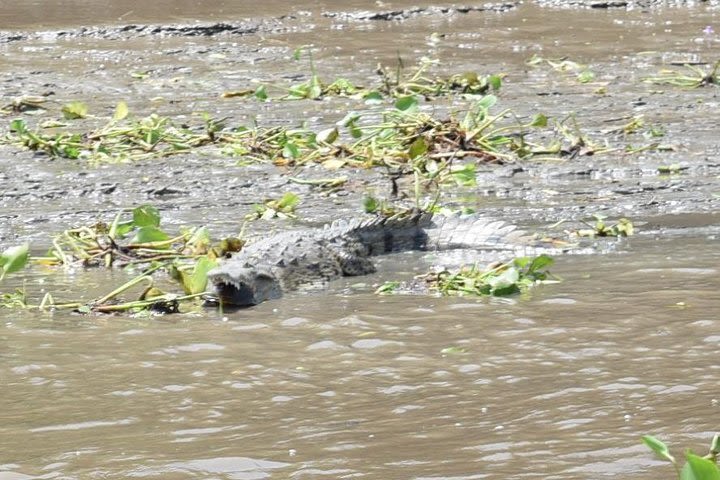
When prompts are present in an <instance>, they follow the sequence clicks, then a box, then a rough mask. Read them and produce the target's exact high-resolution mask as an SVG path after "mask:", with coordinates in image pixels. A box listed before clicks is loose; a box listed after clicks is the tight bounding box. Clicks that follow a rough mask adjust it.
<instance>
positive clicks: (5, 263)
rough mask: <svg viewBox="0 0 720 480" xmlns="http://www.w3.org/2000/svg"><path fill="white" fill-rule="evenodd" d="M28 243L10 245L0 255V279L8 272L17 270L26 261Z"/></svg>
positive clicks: (28, 248)
mask: <svg viewBox="0 0 720 480" xmlns="http://www.w3.org/2000/svg"><path fill="white" fill-rule="evenodd" d="M29 251H30V245H29V244H27V243H25V244H23V245H18V246H16V247H10V248H8V249H7V250H5V251H4V252H3V253H2V254H1V255H0V269H1V270H0V280H2V279H3V278H4V277H5V275H7V274H8V273H13V272H17V271H18V270H20V269H22V268H23V267H25V265H26V264H27V262H28V256H29Z"/></svg>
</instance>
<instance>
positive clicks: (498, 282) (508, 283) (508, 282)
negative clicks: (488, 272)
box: [487, 268, 520, 295]
mask: <svg viewBox="0 0 720 480" xmlns="http://www.w3.org/2000/svg"><path fill="white" fill-rule="evenodd" d="M518 280H520V272H519V271H518V270H517V269H516V268H508V269H507V270H505V271H504V272H502V273H501V274H500V275H498V276H495V277H490V278H488V280H487V283H488V284H489V285H490V287H491V288H492V289H493V294H494V295H497V294H498V293H496V292H501V293H500V294H505V290H506V289H508V288H512V289H513V290H516V289H517V282H518Z"/></svg>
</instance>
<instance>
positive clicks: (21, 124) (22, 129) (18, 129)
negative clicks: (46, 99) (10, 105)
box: [10, 118, 28, 134]
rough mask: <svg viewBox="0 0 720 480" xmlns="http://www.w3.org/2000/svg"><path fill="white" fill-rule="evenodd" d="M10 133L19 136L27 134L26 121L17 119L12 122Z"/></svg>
mask: <svg viewBox="0 0 720 480" xmlns="http://www.w3.org/2000/svg"><path fill="white" fill-rule="evenodd" d="M10 131H11V132H15V133H18V134H24V133H27V131H28V129H27V124H26V123H25V120H23V119H22V118H16V119H15V120H13V121H11V122H10Z"/></svg>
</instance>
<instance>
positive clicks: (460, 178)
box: [450, 163, 477, 187]
mask: <svg viewBox="0 0 720 480" xmlns="http://www.w3.org/2000/svg"><path fill="white" fill-rule="evenodd" d="M450 174H451V175H452V177H453V180H455V183H457V184H458V185H461V186H463V187H472V186H475V185H476V181H477V176H476V174H475V164H474V163H466V164H464V165H453V166H452V167H451V168H450Z"/></svg>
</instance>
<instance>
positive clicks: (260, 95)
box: [255, 85, 268, 101]
mask: <svg viewBox="0 0 720 480" xmlns="http://www.w3.org/2000/svg"><path fill="white" fill-rule="evenodd" d="M255 98H257V99H258V100H262V101H265V100H267V99H268V93H267V88H266V87H265V85H260V86H259V87H258V88H256V89H255Z"/></svg>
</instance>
